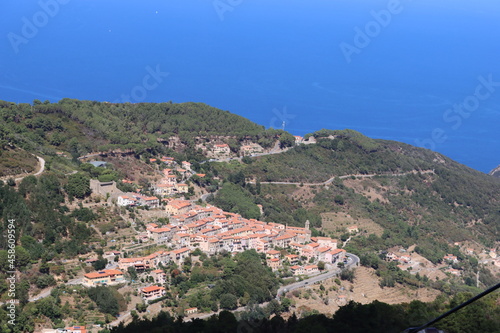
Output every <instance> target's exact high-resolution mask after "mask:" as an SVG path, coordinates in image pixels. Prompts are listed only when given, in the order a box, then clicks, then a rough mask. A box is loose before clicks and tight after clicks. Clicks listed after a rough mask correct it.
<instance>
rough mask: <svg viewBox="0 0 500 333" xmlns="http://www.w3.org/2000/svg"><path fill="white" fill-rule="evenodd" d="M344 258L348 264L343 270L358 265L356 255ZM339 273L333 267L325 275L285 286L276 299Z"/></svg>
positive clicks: (338, 270) (349, 254)
mask: <svg viewBox="0 0 500 333" xmlns="http://www.w3.org/2000/svg"><path fill="white" fill-rule="evenodd" d="M346 257H347V258H348V262H347V264H346V267H345V268H351V267H356V266H358V264H359V257H358V256H356V255H354V254H352V253H347V254H346ZM345 268H344V269H345ZM340 272H341V269H340V268H337V267H335V268H333V269H331V270H329V271H327V272H326V273H323V274H319V275H316V276H313V277H311V278H309V279H306V280H303V281H299V282H295V283H292V284H289V285H286V286H282V287H281V288H279V289H278V292H277V295H276V299H278V300H279V299H280V296H281V295H284V294H286V293H287V292H289V291H292V290H295V289H298V288H303V287H305V286H307V285H310V284H314V283H317V282H320V281H323V280H326V279H329V278H332V277H334V276H336V275H337V274H338V273H340Z"/></svg>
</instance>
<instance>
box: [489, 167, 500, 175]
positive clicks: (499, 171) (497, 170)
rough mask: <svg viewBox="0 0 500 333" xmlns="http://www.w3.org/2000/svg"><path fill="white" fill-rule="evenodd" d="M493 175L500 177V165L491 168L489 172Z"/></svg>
mask: <svg viewBox="0 0 500 333" xmlns="http://www.w3.org/2000/svg"><path fill="white" fill-rule="evenodd" d="M489 174H490V175H491V176H493V177H499V178H500V165H499V166H497V167H496V168H495V169H493V170H491V171H490V173H489Z"/></svg>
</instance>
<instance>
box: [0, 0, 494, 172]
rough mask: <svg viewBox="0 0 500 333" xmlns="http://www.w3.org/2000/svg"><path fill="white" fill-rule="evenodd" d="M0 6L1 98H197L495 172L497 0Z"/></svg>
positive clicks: (298, 127) (270, 123) (303, 128)
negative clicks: (390, 143)
mask: <svg viewBox="0 0 500 333" xmlns="http://www.w3.org/2000/svg"><path fill="white" fill-rule="evenodd" d="M47 4H51V6H48V5H47ZM2 6H3V7H4V8H3V9H4V10H5V11H6V12H9V17H7V18H6V19H5V20H4V21H3V22H1V23H0V35H1V36H3V38H2V39H1V41H0V46H1V47H0V59H2V61H1V62H0V70H1V72H0V73H1V75H0V99H2V100H6V101H9V102H16V103H31V102H32V101H33V100H34V99H40V100H42V101H44V100H49V101H51V102H57V101H59V100H60V99H62V98H76V99H82V100H96V101H101V102H104V101H108V102H125V101H130V102H133V103H140V102H154V103H159V102H168V101H172V102H176V103H183V102H201V103H205V104H208V105H211V106H213V107H216V108H219V109H222V110H228V111H230V112H232V113H235V114H238V115H240V116H243V117H245V118H248V119H250V120H251V121H254V122H255V123H257V124H260V125H263V126H265V127H266V128H268V127H274V128H281V127H282V126H283V122H284V127H285V130H287V131H289V132H291V133H292V134H294V135H305V134H307V133H312V132H314V131H317V130H320V129H322V128H328V129H345V128H351V129H354V130H357V131H360V132H361V133H363V134H364V135H367V136H369V137H372V138H380V139H387V140H395V141H402V142H405V143H408V144H412V145H416V146H421V147H425V148H430V149H432V150H435V151H437V152H439V153H442V154H444V155H446V156H448V157H450V158H452V159H454V160H456V161H458V162H460V163H463V164H465V165H467V166H469V167H472V168H474V169H477V170H479V171H482V172H485V173H488V172H489V171H490V170H492V169H493V168H495V167H496V166H497V165H499V164H500V131H499V130H498V129H499V124H500V122H499V120H500V64H498V62H497V59H498V56H499V55H500V45H498V43H495V41H496V40H499V38H498V37H500V36H499V35H500V5H498V4H495V3H490V2H488V1H485V0H480V1H477V2H475V3H474V4H471V3H468V2H466V1H450V0H444V1H441V2H439V3H435V2H432V1H430V0H427V1H421V2H418V3H417V2H414V1H409V0H405V1H403V0H401V1H378V0H377V1H368V2H362V1H344V0H338V1H333V2H328V3H325V2H323V1H319V0H313V1H309V2H301V1H288V2H285V1H284V0H279V1H275V2H273V3H269V2H265V1H261V0H255V1H252V2H250V1H242V0H240V1H225V0H220V1H219V0H216V1H195V2H194V5H193V2H190V3H188V2H186V1H181V0H171V1H168V2H164V1H157V0H154V1H149V2H147V3H135V2H132V1H118V0H110V1H108V2H106V3H98V2H82V1H76V0H73V1H68V0H65V1H62V0H46V1H27V2H23V3H22V4H20V3H18V2H15V1H6V2H5V3H4V4H2ZM30 29H31V30H30Z"/></svg>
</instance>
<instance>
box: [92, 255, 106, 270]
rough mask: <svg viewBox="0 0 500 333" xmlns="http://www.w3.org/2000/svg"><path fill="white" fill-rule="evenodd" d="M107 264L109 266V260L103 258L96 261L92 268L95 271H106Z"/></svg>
mask: <svg viewBox="0 0 500 333" xmlns="http://www.w3.org/2000/svg"><path fill="white" fill-rule="evenodd" d="M107 264H108V259H105V258H103V257H99V259H97V260H96V261H94V262H93V263H92V266H93V267H94V269H95V270H96V271H100V270H102V269H104V268H105V267H106V265H107Z"/></svg>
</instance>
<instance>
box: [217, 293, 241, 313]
mask: <svg viewBox="0 0 500 333" xmlns="http://www.w3.org/2000/svg"><path fill="white" fill-rule="evenodd" d="M220 307H221V308H222V309H226V310H234V309H236V308H237V307H238V298H237V297H236V296H234V295H233V294H224V295H222V296H221V298H220Z"/></svg>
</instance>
